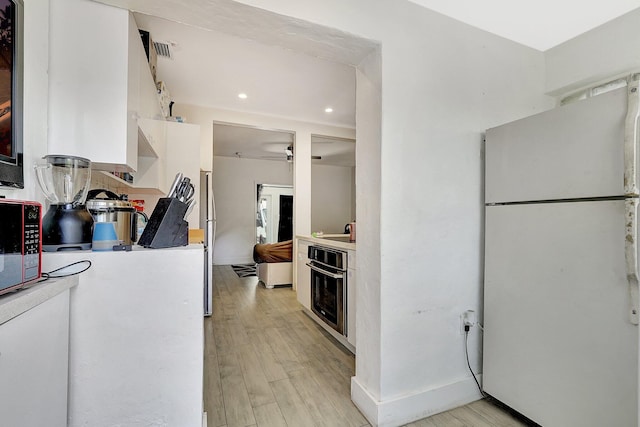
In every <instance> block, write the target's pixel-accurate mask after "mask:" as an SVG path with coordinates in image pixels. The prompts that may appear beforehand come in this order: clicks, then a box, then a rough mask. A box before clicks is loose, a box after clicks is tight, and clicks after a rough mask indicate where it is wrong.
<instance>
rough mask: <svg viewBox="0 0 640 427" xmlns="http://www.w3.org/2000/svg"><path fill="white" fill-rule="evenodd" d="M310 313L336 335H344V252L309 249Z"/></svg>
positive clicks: (345, 258)
mask: <svg viewBox="0 0 640 427" xmlns="http://www.w3.org/2000/svg"><path fill="white" fill-rule="evenodd" d="M308 257H309V262H308V263H307V265H308V266H309V267H310V268H311V310H312V311H313V312H314V313H315V314H316V315H317V316H318V317H320V319H322V321H324V322H325V323H326V324H327V325H329V326H331V327H332V328H333V329H335V330H336V331H337V332H338V333H340V334H342V335H345V336H346V335H347V252H344V251H340V250H337V249H333V248H327V247H324V246H309V251H308Z"/></svg>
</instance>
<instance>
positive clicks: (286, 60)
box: [95, 0, 640, 161]
mask: <svg viewBox="0 0 640 427" xmlns="http://www.w3.org/2000/svg"><path fill="white" fill-rule="evenodd" d="M95 1H98V2H101V3H106V4H110V5H113V6H118V7H122V8H126V9H129V10H133V11H137V12H138V13H135V15H134V16H135V19H136V22H137V24H138V26H139V27H140V28H143V29H146V30H148V31H150V33H151V35H152V37H153V38H154V40H156V41H161V42H165V43H167V44H168V45H169V46H170V50H171V53H172V59H166V58H162V57H159V58H158V79H159V80H163V81H164V82H165V83H166V86H167V88H168V89H169V92H170V94H171V97H172V99H173V100H174V101H175V102H176V104H177V105H179V104H192V105H200V106H205V107H214V108H222V109H227V110H236V111H245V112H252V113H258V114H264V115H273V116H278V117H285V118H290V119H295V120H301V121H308V122H314V123H321V124H327V125H333V126H339V127H349V128H355V69H354V64H358V63H359V62H360V61H361V60H362V59H363V58H365V57H366V56H367V55H368V54H369V53H370V52H371V51H372V50H373V49H375V48H376V43H374V42H372V41H370V40H365V39H362V38H358V37H355V36H353V35H350V34H346V33H342V32H340V31H338V30H335V29H328V28H326V27H322V26H319V25H316V24H312V23H309V22H304V21H300V20H297V19H295V18H291V17H287V16H283V15H277V14H274V13H270V12H268V11H265V10H262V9H259V8H254V7H251V6H247V5H245V4H242V3H238V2H234V1H232V0H156V1H153V2H150V1H148V0H95ZM410 1H412V2H414V3H417V4H419V5H422V6H424V7H427V8H429V9H432V10H435V11H436V12H439V13H442V14H444V15H448V16H450V17H452V18H454V19H457V20H460V21H463V22H466V23H468V24H470V25H473V26H476V27H479V28H481V29H484V30H486V31H489V32H492V33H495V34H497V35H500V36H502V37H505V38H508V39H511V40H514V41H516V42H518V43H521V44H524V45H527V46H531V47H533V48H535V49H538V50H542V51H544V50H546V49H549V48H550V47H552V46H555V45H557V44H559V43H562V42H564V41H566V40H568V39H570V38H572V37H575V36H577V35H579V34H581V33H583V32H585V31H587V30H589V29H591V28H594V27H596V26H598V25H600V24H602V23H604V22H607V21H609V20H611V19H614V18H615V17H617V16H620V15H622V14H624V13H626V12H628V11H630V10H632V9H634V8H636V7H639V6H640V0H608V1H606V2H585V1H584V0H582V1H577V0H555V1H552V0H536V1H535V2H527V3H524V2H521V1H514V0H483V1H478V0H455V1H452V0H410ZM161 17H170V18H171V20H167V19H163V18H161ZM241 92H243V93H246V94H247V98H246V99H244V100H242V99H239V98H238V94H239V93H241ZM326 107H332V108H333V112H332V113H325V111H324V110H325V108H326ZM186 119H187V121H188V119H189V118H188V117H187V118H186ZM218 130H219V133H218V134H219V135H222V136H224V141H220V140H218V139H217V138H218V137H216V136H215V135H214V151H215V152H216V153H217V155H234V153H236V152H240V153H241V156H244V157H251V158H266V157H269V156H271V157H273V156H274V153H273V150H276V151H278V152H277V153H276V155H280V153H279V151H280V149H281V148H282V147H279V148H277V149H275V148H274V147H275V145H274V144H275V143H276V142H280V140H281V139H282V138H283V136H286V132H285V133H284V134H283V133H281V132H276V133H275V134H273V135H270V136H269V135H267V134H265V132H266V131H265V130H262V131H261V132H259V133H257V134H256V135H253V134H252V135H250V136H251V137H248V135H246V134H245V133H246V131H245V130H242V128H238V127H233V126H232V127H229V128H228V129H225V130H224V133H222V134H221V133H220V129H218ZM258 134H259V135H258ZM289 136H290V135H289ZM228 141H234V142H233V143H231V142H228ZM261 141H262V142H264V143H262V142H261ZM239 144H242V145H239ZM251 144H253V145H251ZM323 145H324V146H325V148H328V147H330V146H331V145H330V144H315V146H316V147H315V148H313V151H317V150H318V149H319V148H318V147H320V146H323ZM238 147H241V148H238ZM221 153H224V154H221ZM312 154H314V155H315V154H316V153H315V152H314V153H312ZM318 155H320V154H318ZM322 157H323V159H329V158H331V156H330V153H323V154H322ZM323 161H324V160H323Z"/></svg>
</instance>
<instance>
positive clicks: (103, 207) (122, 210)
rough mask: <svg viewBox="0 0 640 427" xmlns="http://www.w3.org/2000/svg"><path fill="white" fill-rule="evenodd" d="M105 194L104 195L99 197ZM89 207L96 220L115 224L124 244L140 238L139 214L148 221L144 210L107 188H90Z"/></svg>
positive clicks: (119, 238)
mask: <svg viewBox="0 0 640 427" xmlns="http://www.w3.org/2000/svg"><path fill="white" fill-rule="evenodd" d="M101 195H104V197H99V196H101ZM87 209H88V210H89V213H90V214H91V216H92V217H93V220H94V222H96V223H101V222H110V223H113V224H114V227H115V230H116V235H117V239H118V240H119V241H120V242H121V243H122V244H123V245H131V244H133V243H135V242H136V241H137V240H138V237H139V236H138V216H140V217H142V218H143V219H144V221H145V222H146V221H148V219H149V218H147V215H146V214H145V213H144V212H140V211H137V210H136V208H135V206H134V205H133V203H132V202H130V201H128V200H124V197H122V196H118V195H117V194H115V193H113V192H111V191H109V190H105V189H96V190H90V191H89V193H88V194H87Z"/></svg>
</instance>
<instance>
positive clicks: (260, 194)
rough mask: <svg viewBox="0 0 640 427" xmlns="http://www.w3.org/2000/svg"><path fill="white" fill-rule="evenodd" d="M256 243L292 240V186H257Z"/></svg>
mask: <svg viewBox="0 0 640 427" xmlns="http://www.w3.org/2000/svg"><path fill="white" fill-rule="evenodd" d="M256 188H257V191H256V194H257V198H256V243H258V244H264V243H276V242H283V241H285V240H291V239H292V238H293V186H292V185H273V184H258V185H257V187H256Z"/></svg>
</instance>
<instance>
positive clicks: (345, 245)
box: [296, 234, 356, 251]
mask: <svg viewBox="0 0 640 427" xmlns="http://www.w3.org/2000/svg"><path fill="white" fill-rule="evenodd" d="M338 236H344V241H343V240H342V239H341V237H338ZM336 237H338V238H340V239H341V240H331V239H332V238H336ZM296 239H299V240H306V241H308V242H313V243H317V244H320V245H324V246H328V247H331V248H338V249H346V250H351V251H355V250H356V242H349V235H348V234H327V235H325V236H323V237H313V236H305V235H300V234H298V235H296Z"/></svg>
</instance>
